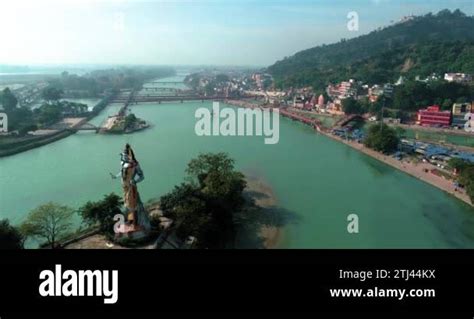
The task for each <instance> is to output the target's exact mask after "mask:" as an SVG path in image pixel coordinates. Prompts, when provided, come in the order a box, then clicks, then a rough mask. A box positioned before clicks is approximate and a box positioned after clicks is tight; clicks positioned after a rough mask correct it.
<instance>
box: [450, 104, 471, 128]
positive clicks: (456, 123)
mask: <svg viewBox="0 0 474 319" xmlns="http://www.w3.org/2000/svg"><path fill="white" fill-rule="evenodd" d="M470 112H471V104H470V103H454V104H453V112H452V113H453V119H452V122H451V126H453V127H456V128H459V129H462V128H464V127H465V126H466V122H467V118H466V114H468V113H470Z"/></svg>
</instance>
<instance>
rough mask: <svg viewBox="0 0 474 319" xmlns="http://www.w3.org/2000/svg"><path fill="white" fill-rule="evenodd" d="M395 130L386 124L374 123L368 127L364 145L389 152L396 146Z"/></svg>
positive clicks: (396, 135)
mask: <svg viewBox="0 0 474 319" xmlns="http://www.w3.org/2000/svg"><path fill="white" fill-rule="evenodd" d="M398 143H399V137H398V134H397V132H396V131H395V130H394V129H393V128H391V127H389V126H387V125H386V124H382V125H380V124H376V125H372V126H370V127H369V130H368V132H367V137H366V138H365V140H364V144H365V146H367V147H369V148H371V149H373V150H376V151H378V152H382V153H391V152H393V151H395V150H396V149H397V148H398Z"/></svg>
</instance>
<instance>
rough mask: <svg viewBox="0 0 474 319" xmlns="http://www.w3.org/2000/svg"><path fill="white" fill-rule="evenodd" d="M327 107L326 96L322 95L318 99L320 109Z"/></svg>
mask: <svg viewBox="0 0 474 319" xmlns="http://www.w3.org/2000/svg"><path fill="white" fill-rule="evenodd" d="M324 106H325V102H324V96H323V95H322V94H321V95H320V96H319V98H318V107H319V108H320V109H323V108H324Z"/></svg>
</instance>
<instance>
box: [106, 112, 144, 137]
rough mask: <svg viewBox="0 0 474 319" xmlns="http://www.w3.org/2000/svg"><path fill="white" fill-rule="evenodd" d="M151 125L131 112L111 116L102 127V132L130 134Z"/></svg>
mask: <svg viewBox="0 0 474 319" xmlns="http://www.w3.org/2000/svg"><path fill="white" fill-rule="evenodd" d="M148 127H150V124H148V123H147V122H146V121H145V120H142V119H140V118H138V117H136V116H135V114H133V113H130V114H128V115H120V114H119V115H113V116H109V117H108V118H107V120H106V122H105V123H104V125H103V126H102V128H101V129H100V131H99V132H100V133H110V134H129V133H133V132H137V131H141V130H144V129H146V128H148Z"/></svg>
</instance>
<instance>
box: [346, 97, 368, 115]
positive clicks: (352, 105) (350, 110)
mask: <svg viewBox="0 0 474 319" xmlns="http://www.w3.org/2000/svg"><path fill="white" fill-rule="evenodd" d="M342 110H343V111H344V113H346V114H362V113H364V110H363V108H362V105H361V104H360V103H359V102H358V101H356V100H354V99H352V98H348V99H344V100H342Z"/></svg>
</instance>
